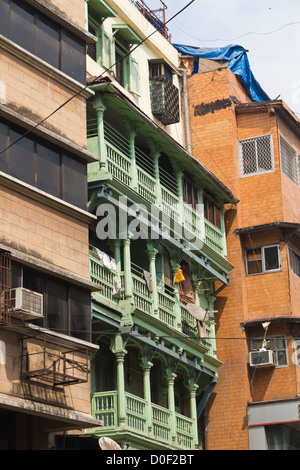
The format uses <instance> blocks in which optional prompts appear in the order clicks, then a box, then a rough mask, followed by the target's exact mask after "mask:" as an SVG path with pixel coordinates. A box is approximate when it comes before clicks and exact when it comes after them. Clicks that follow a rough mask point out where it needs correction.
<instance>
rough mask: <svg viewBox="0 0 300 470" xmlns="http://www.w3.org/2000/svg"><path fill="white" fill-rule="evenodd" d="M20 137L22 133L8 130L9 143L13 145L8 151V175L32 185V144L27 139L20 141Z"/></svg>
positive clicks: (31, 141)
mask: <svg viewBox="0 0 300 470" xmlns="http://www.w3.org/2000/svg"><path fill="white" fill-rule="evenodd" d="M21 136H22V131H17V130H12V129H11V130H10V141H11V142H14V144H13V145H12V146H11V147H10V149H9V174H10V175H11V176H13V177H15V178H18V179H21V180H22V181H24V182H25V183H28V184H31V185H33V184H34V143H33V140H31V139H29V138H28V137H23V138H22V139H20V137H21ZM18 139H20V140H19V141H18V142H17V140H18Z"/></svg>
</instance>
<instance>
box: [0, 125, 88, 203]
mask: <svg viewBox="0 0 300 470" xmlns="http://www.w3.org/2000/svg"><path fill="white" fill-rule="evenodd" d="M25 132H26V131H25V129H22V128H19V127H16V126H14V125H9V124H8V123H7V121H4V120H3V121H2V122H0V152H1V151H4V149H5V148H7V147H8V149H7V150H6V151H5V152H3V153H0V171H3V172H4V173H7V174H9V175H10V176H13V177H14V178H17V179H19V180H21V181H24V182H25V183H28V184H30V185H32V186H35V187H37V188H39V189H41V190H42V191H45V192H47V193H49V194H51V195H52V196H55V197H58V198H61V199H63V200H64V201H66V202H69V203H70V204H72V205H74V206H77V207H80V208H81V209H84V210H86V208H87V164H86V162H84V161H83V162H81V161H79V160H77V159H75V158H73V156H72V155H67V154H62V151H61V149H60V148H59V147H56V146H55V145H51V144H50V143H48V142H47V141H44V140H43V139H39V138H38V137H37V136H35V135H33V136H32V137H27V136H24V134H25ZM28 135H29V134H28ZM23 136H24V137H23Z"/></svg>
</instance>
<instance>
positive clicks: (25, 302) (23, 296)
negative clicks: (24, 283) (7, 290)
mask: <svg viewBox="0 0 300 470" xmlns="http://www.w3.org/2000/svg"><path fill="white" fill-rule="evenodd" d="M10 295H11V316H12V317H15V318H22V319H23V320H35V319H38V318H42V317H43V295H42V294H39V293H38V292H33V291H32V290H29V289H24V287H17V288H16V289H11V294H10Z"/></svg>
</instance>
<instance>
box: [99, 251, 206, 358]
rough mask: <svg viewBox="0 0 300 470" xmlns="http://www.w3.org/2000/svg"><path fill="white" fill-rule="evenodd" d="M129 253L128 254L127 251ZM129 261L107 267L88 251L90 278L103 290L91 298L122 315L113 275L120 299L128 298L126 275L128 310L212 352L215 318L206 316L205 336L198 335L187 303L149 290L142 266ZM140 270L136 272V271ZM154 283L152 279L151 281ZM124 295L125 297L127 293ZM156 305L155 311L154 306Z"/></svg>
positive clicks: (122, 306) (164, 293) (122, 308)
mask: <svg viewBox="0 0 300 470" xmlns="http://www.w3.org/2000/svg"><path fill="white" fill-rule="evenodd" d="M126 245H127V246H126V252H127V251H128V243H126ZM127 256H128V254H127ZM137 268H138V267H136V266H133V265H131V266H130V264H129V265H127V264H126V271H124V272H119V273H117V271H114V270H112V269H109V268H107V267H105V266H104V265H103V263H102V262H101V261H100V260H99V259H97V258H96V257H95V256H94V255H93V254H92V253H91V254H90V278H91V280H92V281H93V282H95V283H96V284H100V285H101V286H102V290H101V291H99V292H97V293H94V294H93V298H94V299H95V300H98V301H99V302H101V303H103V304H104V305H107V306H111V307H113V308H116V309H118V310H119V311H122V313H123V315H124V304H123V303H122V302H124V300H120V299H116V298H114V297H113V287H114V279H115V278H121V280H122V286H123V288H122V299H125V298H128V291H127V293H126V292H125V286H126V285H127V283H126V282H125V279H126V277H129V279H130V286H131V287H132V291H131V296H132V302H130V304H129V305H130V306H131V312H132V313H133V312H136V313H138V312H141V313H143V314H147V315H149V321H150V318H153V319H155V320H156V321H159V322H162V323H163V324H164V325H166V326H167V327H168V328H171V329H173V330H175V331H176V330H177V331H180V332H183V333H184V334H186V335H187V336H188V337H191V338H194V340H195V341H199V342H200V343H201V344H203V346H205V347H206V348H207V350H208V354H210V355H211V356H215V342H214V339H212V340H210V337H211V338H214V337H215V330H214V321H213V320H212V319H208V321H207V322H206V332H207V336H206V337H203V338H200V337H199V333H198V329H197V321H196V319H195V318H194V317H193V316H192V315H191V314H190V313H189V312H188V310H187V308H186V306H185V305H184V304H182V303H180V302H179V300H178V298H176V297H172V296H170V295H169V294H167V293H166V292H163V291H158V290H156V289H155V290H154V291H153V292H152V293H150V292H149V289H148V288H147V284H146V281H145V279H143V278H142V276H141V269H139V270H138V269H137ZM138 273H139V274H138ZM153 284H154V283H153ZM126 296H127V297H126ZM156 305H157V311H155V309H154V306H156Z"/></svg>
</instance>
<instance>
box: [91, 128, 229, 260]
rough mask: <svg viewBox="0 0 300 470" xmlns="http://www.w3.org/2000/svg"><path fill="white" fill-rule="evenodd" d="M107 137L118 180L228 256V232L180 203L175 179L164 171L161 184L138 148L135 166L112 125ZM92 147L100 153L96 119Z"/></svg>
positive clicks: (111, 164)
mask: <svg viewBox="0 0 300 470" xmlns="http://www.w3.org/2000/svg"><path fill="white" fill-rule="evenodd" d="M104 136H105V148H106V162H107V169H108V171H109V172H110V173H111V175H112V177H113V178H114V179H116V180H117V181H119V182H121V183H122V184H124V185H125V186H127V187H129V188H130V189H131V190H134V191H136V192H137V193H138V194H139V195H140V196H141V197H142V198H143V199H144V200H145V201H146V202H148V203H149V204H153V205H155V206H156V207H157V208H158V209H159V210H161V211H162V213H163V214H164V216H168V217H170V219H172V220H173V221H175V222H177V223H178V224H180V225H181V226H182V227H183V228H184V230H188V231H189V232H190V233H192V234H194V235H197V237H198V238H199V239H200V240H202V241H203V242H205V244H206V245H207V246H209V247H210V248H211V249H212V250H213V251H215V252H216V253H218V254H219V255H221V256H226V248H225V235H224V233H223V232H222V231H221V230H220V229H219V228H218V227H216V226H215V225H213V224H211V223H210V222H209V221H208V220H206V219H205V218H204V216H203V215H202V214H200V213H199V212H198V211H196V210H195V209H193V208H192V206H190V205H188V204H184V202H183V201H182V200H180V198H179V196H178V195H177V191H176V189H177V188H176V187H175V185H176V184H177V183H176V181H175V179H174V178H172V177H171V176H170V175H168V174H167V173H166V172H164V170H163V169H160V173H161V178H160V181H159V184H158V180H157V179H156V178H155V177H154V171H153V168H152V162H151V159H149V157H148V156H147V155H145V154H143V152H141V151H140V150H139V149H135V152H136V164H133V161H132V160H131V157H130V150H129V149H130V145H129V141H128V139H126V137H125V136H123V135H121V134H119V133H118V131H117V130H115V129H113V128H112V127H111V126H110V125H109V124H108V123H105V131H104ZM88 147H89V150H90V151H92V152H93V153H96V154H97V153H98V137H97V129H96V120H93V119H90V120H89V121H88Z"/></svg>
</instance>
